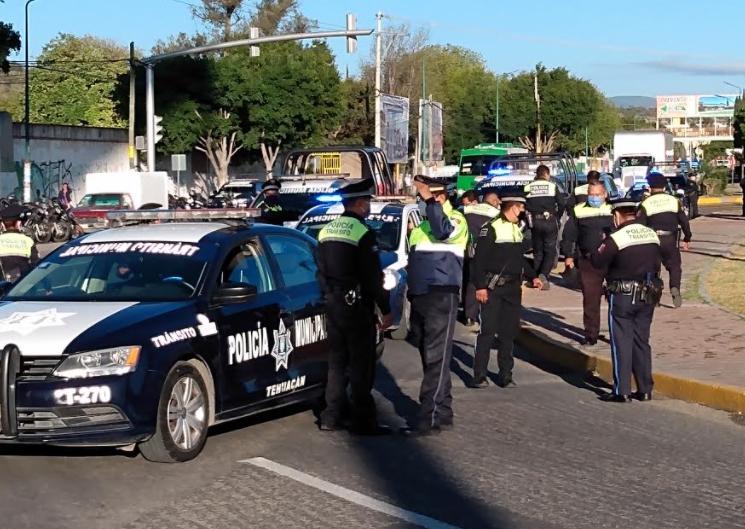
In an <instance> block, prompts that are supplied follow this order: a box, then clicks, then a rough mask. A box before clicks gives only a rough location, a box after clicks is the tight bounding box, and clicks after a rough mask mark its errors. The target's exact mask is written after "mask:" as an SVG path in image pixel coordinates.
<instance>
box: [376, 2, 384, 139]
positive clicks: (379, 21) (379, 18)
mask: <svg viewBox="0 0 745 529" xmlns="http://www.w3.org/2000/svg"><path fill="white" fill-rule="evenodd" d="M375 18H376V25H375V146H376V147H378V148H379V147H380V146H381V145H382V143H381V139H380V134H381V130H380V110H381V109H380V106H381V101H380V98H381V93H380V88H381V84H382V74H383V72H382V71H381V70H382V68H383V65H382V62H383V13H382V12H380V11H378V12H377V13H376V14H375Z"/></svg>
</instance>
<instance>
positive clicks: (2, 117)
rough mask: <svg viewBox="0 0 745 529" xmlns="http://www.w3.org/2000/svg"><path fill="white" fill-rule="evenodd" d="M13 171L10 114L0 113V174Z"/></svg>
mask: <svg viewBox="0 0 745 529" xmlns="http://www.w3.org/2000/svg"><path fill="white" fill-rule="evenodd" d="M14 170H15V167H14V163H13V122H12V121H11V119H10V114H8V113H7V112H0V173H2V172H10V171H14Z"/></svg>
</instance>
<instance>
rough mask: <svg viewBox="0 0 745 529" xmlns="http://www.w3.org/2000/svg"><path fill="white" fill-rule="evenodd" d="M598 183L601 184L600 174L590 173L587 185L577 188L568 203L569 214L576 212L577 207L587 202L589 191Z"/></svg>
mask: <svg viewBox="0 0 745 529" xmlns="http://www.w3.org/2000/svg"><path fill="white" fill-rule="evenodd" d="M597 182H600V173H598V172H597V171H590V172H589V173H587V183H586V184H583V185H581V186H577V187H575V188H574V192H573V193H572V195H571V196H570V197H569V200H568V201H567V212H568V213H569V214H571V213H572V211H574V207H575V206H577V205H579V204H584V203H585V202H587V195H588V194H589V193H588V191H589V189H590V186H591V185H592V184H595V183H597Z"/></svg>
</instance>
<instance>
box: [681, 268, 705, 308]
mask: <svg viewBox="0 0 745 529" xmlns="http://www.w3.org/2000/svg"><path fill="white" fill-rule="evenodd" d="M700 285H701V272H697V273H696V275H694V276H693V277H691V278H690V279H688V281H686V282H685V287H684V288H683V299H685V300H686V301H692V302H703V301H704V298H703V297H702V296H701V292H700V291H699V287H700Z"/></svg>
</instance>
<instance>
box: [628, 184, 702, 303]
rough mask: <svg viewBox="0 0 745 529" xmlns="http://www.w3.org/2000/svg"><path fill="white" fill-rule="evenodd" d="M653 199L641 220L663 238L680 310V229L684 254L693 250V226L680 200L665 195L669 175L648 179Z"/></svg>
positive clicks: (665, 260) (646, 203) (649, 199)
mask: <svg viewBox="0 0 745 529" xmlns="http://www.w3.org/2000/svg"><path fill="white" fill-rule="evenodd" d="M647 183H648V184H649V189H650V193H651V194H650V196H649V197H647V198H645V199H644V201H643V202H642V205H641V208H640V209H639V220H640V221H641V223H642V224H645V225H647V226H649V227H650V228H652V229H653V230H654V231H655V232H656V233H657V235H658V236H659V238H660V248H661V249H662V264H663V265H665V268H666V269H667V271H668V273H669V274H670V294H672V296H673V305H674V306H675V307H676V308H678V307H680V306H681V305H682V304H683V297H682V296H681V294H680V283H681V278H682V277H683V269H682V260H681V257H680V249H679V248H678V238H679V231H678V230H679V228H680V229H682V231H683V243H682V244H681V246H682V247H683V249H684V250H688V249H690V244H689V243H690V242H691V238H692V237H693V235H692V234H691V225H690V223H689V222H688V216H687V215H686V213H685V211H683V208H682V207H681V205H680V200H678V198H677V197H674V196H672V195H670V194H668V193H666V192H665V188H666V187H667V178H665V175H663V174H661V173H657V172H652V173H650V174H649V176H647Z"/></svg>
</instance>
